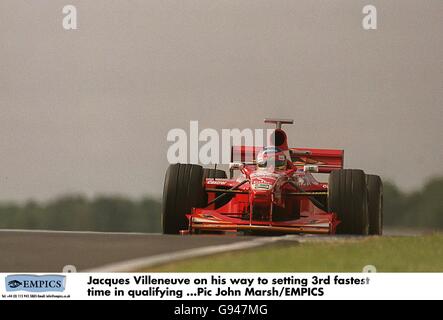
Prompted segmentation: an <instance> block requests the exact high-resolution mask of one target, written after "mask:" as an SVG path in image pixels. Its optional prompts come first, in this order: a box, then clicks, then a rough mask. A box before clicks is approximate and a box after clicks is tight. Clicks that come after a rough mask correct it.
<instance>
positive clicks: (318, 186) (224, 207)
mask: <svg viewBox="0 0 443 320" xmlns="http://www.w3.org/2000/svg"><path fill="white" fill-rule="evenodd" d="M275 132H276V133H278V134H279V135H280V138H279V139H278V140H279V141H276V142H274V144H275V146H277V147H278V148H279V149H280V150H282V151H284V152H285V153H286V154H287V155H288V159H289V158H290V159H291V161H290V162H289V163H288V168H287V170H284V171H277V170H271V171H270V170H269V169H266V170H263V169H261V170H260V169H258V168H257V166H256V165H255V158H256V155H257V153H258V152H259V151H260V150H261V149H263V148H262V147H252V146H234V147H232V154H231V159H232V161H233V162H237V163H242V164H241V165H240V167H239V168H238V169H239V170H240V171H241V175H240V176H239V177H238V178H237V179H212V178H210V179H205V181H204V188H205V191H206V193H207V195H208V203H209V205H208V206H207V207H205V208H193V209H192V212H190V213H189V214H187V218H188V221H189V227H188V229H187V230H183V231H182V233H195V232H200V231H226V232H227V231H264V232H280V233H314V234H334V233H335V230H336V226H337V225H338V224H339V220H338V219H337V215H336V214H335V213H334V212H329V210H328V209H327V192H328V184H327V183H323V182H319V181H317V180H316V179H315V178H314V176H313V175H312V174H311V171H315V172H319V173H329V172H331V171H332V170H335V169H341V168H343V150H330V149H312V148H288V145H287V138H286V134H285V133H284V131H283V130H281V129H280V128H277V129H276V130H275ZM245 180H246V181H245ZM241 183H243V184H241ZM230 189H231V190H230ZM221 194H225V199H224V201H215V199H216V198H217V197H219V196H220V195H221Z"/></svg>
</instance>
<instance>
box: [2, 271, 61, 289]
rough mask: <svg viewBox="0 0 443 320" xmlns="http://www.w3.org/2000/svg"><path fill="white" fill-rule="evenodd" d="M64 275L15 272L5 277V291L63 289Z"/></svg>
mask: <svg viewBox="0 0 443 320" xmlns="http://www.w3.org/2000/svg"><path fill="white" fill-rule="evenodd" d="M65 279H66V278H65V276H58V275H42V276H37V275H28V274H17V275H10V276H7V277H6V279H5V287H6V291H29V292H49V291H58V292H62V291H64V290H65V281H66V280H65Z"/></svg>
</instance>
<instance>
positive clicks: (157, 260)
mask: <svg viewBox="0 0 443 320" xmlns="http://www.w3.org/2000/svg"><path fill="white" fill-rule="evenodd" d="M290 239H291V240H295V239H294V238H293V237H291V238H290ZM280 240H288V237H287V236H283V237H270V238H258V239H254V240H250V241H242V242H237V243H231V244H224V245H214V246H208V247H203V248H195V249H188V250H182V251H178V252H171V253H163V254H158V255H154V256H149V257H142V258H136V259H131V260H126V261H121V262H116V263H110V264H106V265H103V266H101V267H97V268H92V269H88V270H82V271H80V272H131V271H141V270H142V269H144V268H149V267H152V266H156V265H160V264H166V263H170V262H174V261H177V260H182V259H189V258H197V257H202V256H207V255H212V254H216V253H221V252H228V251H236V250H243V249H249V248H255V247H259V246H262V245H264V244H269V243H273V242H277V241H280Z"/></svg>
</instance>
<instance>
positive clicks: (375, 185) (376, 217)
mask: <svg viewBox="0 0 443 320" xmlns="http://www.w3.org/2000/svg"><path fill="white" fill-rule="evenodd" d="M366 185H367V188H368V211H369V234H371V235H381V234H382V233H383V183H382V181H381V178H380V177H379V176H377V175H373V174H368V175H366Z"/></svg>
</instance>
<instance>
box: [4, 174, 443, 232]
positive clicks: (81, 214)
mask: <svg viewBox="0 0 443 320" xmlns="http://www.w3.org/2000/svg"><path fill="white" fill-rule="evenodd" d="M160 207H161V204H160V201H159V200H156V199H152V198H143V199H140V200H133V199H129V198H125V197H120V196H100V197H97V198H94V199H89V198H86V197H84V196H81V195H67V196H62V197H58V198H56V199H54V200H52V201H49V202H45V203H40V202H36V201H28V202H26V203H24V204H16V203H0V228H4V229H47V230H84V231H116V232H118V231H120V232H160V230H161V228H160V223H161V222H160V221H161V218H160ZM384 222H385V225H386V226H387V227H411V228H424V229H443V177H440V178H435V179H432V180H430V181H429V182H428V183H426V184H425V185H424V186H423V188H422V189H421V190H418V191H415V192H412V193H405V192H403V191H401V190H400V189H399V188H398V187H397V186H396V185H394V184H392V183H390V182H385V183H384Z"/></svg>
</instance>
